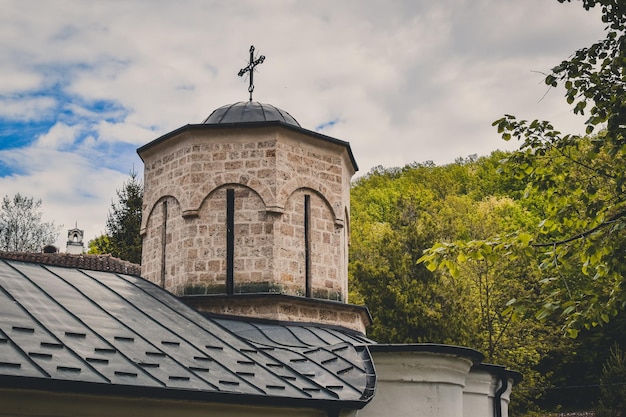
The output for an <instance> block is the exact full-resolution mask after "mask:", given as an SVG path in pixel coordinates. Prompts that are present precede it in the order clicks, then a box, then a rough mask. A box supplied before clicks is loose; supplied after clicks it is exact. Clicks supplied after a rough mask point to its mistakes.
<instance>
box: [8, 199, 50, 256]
mask: <svg viewBox="0 0 626 417" xmlns="http://www.w3.org/2000/svg"><path fill="white" fill-rule="evenodd" d="M41 203H42V202H41V199H38V200H35V199H34V198H33V197H26V196H23V195H21V194H20V193H17V194H15V195H14V196H13V198H9V196H4V198H3V199H2V206H1V207H0V208H1V210H0V250H3V251H15V252H40V251H41V249H42V247H43V246H45V245H49V244H52V243H54V241H55V240H56V239H57V237H58V236H59V229H60V227H61V226H56V225H55V224H54V222H44V221H43V220H42V218H43V213H42V211H41Z"/></svg>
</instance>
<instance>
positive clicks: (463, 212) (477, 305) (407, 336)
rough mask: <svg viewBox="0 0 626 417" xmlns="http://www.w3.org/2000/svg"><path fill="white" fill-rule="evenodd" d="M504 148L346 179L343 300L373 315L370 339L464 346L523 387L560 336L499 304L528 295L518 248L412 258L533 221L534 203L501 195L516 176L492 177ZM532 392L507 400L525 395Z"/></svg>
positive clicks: (534, 381) (528, 271) (530, 271)
mask: <svg viewBox="0 0 626 417" xmlns="http://www.w3.org/2000/svg"><path fill="white" fill-rule="evenodd" d="M507 155H508V154H505V153H502V152H495V153H494V154H493V155H491V156H490V157H483V158H475V157H472V158H468V159H459V160H457V162H456V163H454V164H450V165H447V166H442V167H437V166H435V165H433V164H430V163H426V164H413V165H411V166H407V167H404V168H401V169H388V170H385V169H382V168H378V169H375V170H374V171H372V172H370V173H369V174H368V175H366V176H365V177H362V178H360V179H358V180H356V181H355V182H354V184H353V188H352V193H351V196H352V197H351V246H350V270H349V272H350V279H351V282H350V289H351V293H350V300H351V302H352V303H356V304H360V303H362V304H365V305H367V306H368V308H369V309H370V311H371V313H372V316H373V318H374V324H373V326H371V327H370V328H369V329H368V334H369V335H370V336H371V337H372V338H374V339H376V340H378V341H379V342H387V343H415V342H430V343H448V344H455V345H464V346H470V347H472V348H475V349H477V350H480V351H481V352H483V353H485V355H486V360H487V361H490V362H496V363H500V364H505V365H507V366H509V367H510V368H512V369H516V370H520V371H522V372H523V373H524V374H525V382H524V385H525V386H526V387H527V388H532V387H535V386H538V385H541V384H543V383H545V382H546V378H547V376H548V375H545V374H544V375H542V374H540V373H539V372H538V371H536V370H535V369H534V368H535V367H536V365H537V364H538V363H539V362H540V360H541V357H542V352H546V351H547V350H549V349H550V348H551V347H552V346H558V344H559V343H560V342H559V341H558V332H557V331H555V330H554V328H553V327H552V325H551V324H550V323H547V324H542V323H539V322H537V321H535V320H519V318H521V317H522V316H523V315H524V312H523V311H522V310H521V309H515V310H513V309H511V308H510V306H509V305H507V303H508V302H509V300H511V299H512V298H519V299H522V298H526V299H533V298H535V299H536V293H537V282H538V278H537V271H536V268H532V267H529V265H530V264H529V262H528V260H527V259H526V258H525V257H524V256H525V254H524V253H523V252H521V253H519V254H510V255H509V256H502V255H498V254H496V253H494V254H493V256H484V255H480V256H475V257H473V258H472V259H466V260H465V261H464V262H462V263H459V262H458V259H456V258H455V259H453V262H450V263H449V265H448V266H449V268H447V269H444V270H436V271H430V270H428V269H427V268H426V267H425V265H424V264H423V263H418V260H419V259H420V258H421V257H422V255H423V251H424V249H426V248H429V247H431V246H433V245H434V244H435V242H441V241H443V242H455V241H474V242H478V241H480V240H481V239H485V238H487V237H489V236H491V235H493V234H497V233H508V232H511V231H515V230H517V229H518V228H520V227H530V226H531V225H534V224H536V223H537V222H538V221H539V217H538V216H537V214H536V213H535V211H534V209H535V207H537V206H541V201H526V200H525V201H521V200H517V199H515V198H511V197H510V196H517V195H521V193H520V190H523V184H521V183H518V181H517V180H516V179H515V178H506V175H504V176H501V177H500V178H498V176H497V175H495V167H496V166H497V164H498V161H499V160H500V159H502V158H505V157H506V156H507ZM442 245H443V244H442ZM439 247H441V248H442V250H444V251H447V250H448V248H446V247H444V246H439ZM469 256H472V255H471V254H469ZM520 393H521V391H520ZM538 393H539V391H532V390H526V391H524V394H523V395H520V394H518V395H517V398H518V401H519V399H520V397H525V399H524V401H526V402H527V403H528V400H530V399H531V398H533V397H534V396H537V395H538Z"/></svg>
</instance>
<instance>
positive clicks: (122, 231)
mask: <svg viewBox="0 0 626 417" xmlns="http://www.w3.org/2000/svg"><path fill="white" fill-rule="evenodd" d="M116 194H117V200H118V201H117V203H116V202H113V203H111V210H110V211H109V215H108V217H107V222H106V235H102V236H99V237H98V238H96V239H95V240H94V241H91V242H90V243H89V250H90V253H92V252H93V253H110V254H111V255H113V256H115V257H117V258H120V259H124V260H126V261H130V262H133V263H136V264H140V263H141V243H142V242H141V236H140V234H139V230H140V228H141V207H142V203H143V183H142V181H141V180H140V179H139V178H138V177H137V172H135V171H131V172H130V173H129V178H128V180H126V181H125V182H124V184H123V186H122V188H121V189H118V190H117V191H116Z"/></svg>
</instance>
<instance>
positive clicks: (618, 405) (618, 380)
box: [597, 346, 626, 417]
mask: <svg viewBox="0 0 626 417" xmlns="http://www.w3.org/2000/svg"><path fill="white" fill-rule="evenodd" d="M600 383H601V384H600V404H599V406H598V410H597V411H598V413H597V415H598V417H624V416H625V415H626V353H625V352H624V351H623V350H622V349H621V348H620V347H619V346H614V347H613V348H612V349H611V356H610V357H609V359H608V360H607V361H606V362H605V363H604V365H603V366H602V377H601V379H600Z"/></svg>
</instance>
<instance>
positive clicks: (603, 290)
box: [424, 0, 626, 337]
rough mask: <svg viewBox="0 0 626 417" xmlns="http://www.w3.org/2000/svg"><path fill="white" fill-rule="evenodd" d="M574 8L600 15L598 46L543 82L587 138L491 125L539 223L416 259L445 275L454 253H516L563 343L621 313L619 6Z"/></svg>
mask: <svg viewBox="0 0 626 417" xmlns="http://www.w3.org/2000/svg"><path fill="white" fill-rule="evenodd" d="M559 1H561V2H564V1H565V0H559ZM582 3H583V7H585V8H586V9H590V8H593V7H600V8H601V9H602V20H603V21H604V22H605V23H606V37H605V39H603V40H600V41H599V42H596V43H594V44H593V45H591V46H590V47H586V48H582V49H580V50H578V51H576V53H575V54H574V55H573V56H571V57H570V58H569V59H567V60H565V61H563V62H561V63H560V64H559V65H557V66H555V67H554V68H553V69H552V71H551V72H550V74H549V75H547V76H546V78H545V82H546V84H547V85H548V86H551V87H557V86H559V85H561V86H563V87H564V88H565V98H566V100H567V102H568V103H569V104H571V105H572V106H573V111H574V113H575V114H579V115H581V116H582V115H584V116H585V117H587V119H586V122H585V123H586V126H587V129H586V134H587V136H579V135H572V134H562V133H561V132H560V131H558V130H557V129H555V128H554V126H553V125H552V124H551V123H550V122H548V121H540V120H533V121H527V120H518V119H517V118H516V117H515V116H512V115H505V116H504V117H503V118H501V119H499V120H496V121H495V122H494V126H496V127H497V129H498V132H499V133H501V134H502V137H503V139H505V140H510V139H512V138H515V139H518V140H520V141H521V145H520V148H519V150H518V151H517V152H514V153H512V154H511V155H510V156H509V157H508V158H506V159H505V161H503V165H502V167H501V172H502V173H503V174H505V176H506V177H508V178H511V177H513V178H516V179H518V180H519V181H522V182H524V183H526V184H527V187H526V188H525V190H524V195H525V196H526V197H527V198H529V199H531V200H534V201H539V204H540V206H537V207H536V208H537V209H538V212H539V213H540V215H541V216H542V219H541V221H540V222H539V223H538V224H537V226H536V227H531V228H525V229H520V230H518V231H513V232H511V233H508V234H499V235H494V236H492V237H490V238H488V239H483V240H480V241H477V242H469V243H467V242H456V243H455V244H453V245H450V246H449V247H447V248H446V250H444V249H439V253H434V252H429V255H430V256H428V257H427V258H425V259H424V260H425V261H426V262H428V263H429V265H430V267H431V268H434V267H448V264H450V263H453V262H452V261H451V258H452V256H457V257H458V253H460V252H464V253H465V252H467V253H474V256H480V254H487V253H488V254H494V255H493V256H503V255H504V254H507V253H511V252H515V253H518V254H520V253H522V252H523V253H524V256H526V257H528V258H529V259H530V258H534V259H535V262H536V264H537V265H538V266H539V267H540V270H541V272H542V278H543V279H542V281H541V284H542V294H543V300H542V301H541V308H540V311H538V312H537V317H538V318H541V319H545V318H547V317H548V316H552V315H557V316H561V317H562V318H563V320H564V321H563V329H564V330H565V331H566V332H567V333H568V334H569V335H570V336H572V337H575V336H576V335H577V334H578V333H579V331H580V329H581V328H582V327H584V328H589V327H593V326H596V325H598V324H602V323H606V322H608V321H609V319H610V317H612V316H615V315H616V314H617V312H618V311H619V310H620V309H623V308H624V307H625V306H626V291H624V288H623V287H624V284H623V283H624V276H625V275H624V274H625V273H626V264H624V262H623V261H622V260H623V259H624V257H625V255H626V235H625V231H624V227H625V226H626V198H625V196H626V171H625V170H624V168H623V167H624V166H626V135H625V134H626V90H625V88H626V73H625V67H626V33H625V28H626V26H625V25H626V4H625V3H624V2H623V1H617V0H597V1H595V0H583V2H582ZM598 129H599V131H598V132H596V130H598ZM592 134H593V135H592ZM539 196H540V197H539ZM447 249H449V251H448V253H446V252H447ZM454 253H456V255H454ZM466 257H467V256H466Z"/></svg>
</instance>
